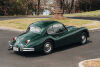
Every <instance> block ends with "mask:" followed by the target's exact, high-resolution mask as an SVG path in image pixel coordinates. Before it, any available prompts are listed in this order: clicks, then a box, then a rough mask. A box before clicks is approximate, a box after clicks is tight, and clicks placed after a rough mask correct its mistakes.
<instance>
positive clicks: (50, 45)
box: [43, 41, 53, 55]
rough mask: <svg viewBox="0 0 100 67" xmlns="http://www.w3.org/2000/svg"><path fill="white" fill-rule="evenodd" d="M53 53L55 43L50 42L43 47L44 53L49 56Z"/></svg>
mask: <svg viewBox="0 0 100 67" xmlns="http://www.w3.org/2000/svg"><path fill="white" fill-rule="evenodd" d="M52 51H53V43H52V42H50V41H47V42H45V43H44V45H43V53H44V54H46V55H47V54H50V53H52Z"/></svg>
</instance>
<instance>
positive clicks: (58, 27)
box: [53, 24, 65, 33]
mask: <svg viewBox="0 0 100 67" xmlns="http://www.w3.org/2000/svg"><path fill="white" fill-rule="evenodd" d="M53 29H54V33H61V32H64V31H65V27H64V26H63V25H62V24H54V25H53Z"/></svg>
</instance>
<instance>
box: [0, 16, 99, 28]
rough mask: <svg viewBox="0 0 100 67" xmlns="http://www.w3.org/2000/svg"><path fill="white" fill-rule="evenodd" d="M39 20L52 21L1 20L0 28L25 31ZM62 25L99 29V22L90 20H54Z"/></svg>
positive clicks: (34, 19)
mask: <svg viewBox="0 0 100 67" xmlns="http://www.w3.org/2000/svg"><path fill="white" fill-rule="evenodd" d="M41 20H52V19H48V18H21V19H12V20H2V21H0V26H4V27H10V28H15V29H21V30H26V28H27V27H28V26H29V25H30V24H31V23H33V22H36V21H41ZM56 21H60V22H62V23H64V24H65V25H69V26H71V25H74V26H77V27H81V26H85V27H87V28H88V29H93V28H100V21H92V20H81V19H69V18H67V19H66V20H56Z"/></svg>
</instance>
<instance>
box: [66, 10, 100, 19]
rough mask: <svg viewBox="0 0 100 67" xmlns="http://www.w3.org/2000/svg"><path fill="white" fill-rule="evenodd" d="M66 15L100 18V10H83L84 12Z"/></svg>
mask: <svg viewBox="0 0 100 67" xmlns="http://www.w3.org/2000/svg"><path fill="white" fill-rule="evenodd" d="M64 16H83V17H99V18H100V10H96V11H90V12H82V13H73V14H65V15H64Z"/></svg>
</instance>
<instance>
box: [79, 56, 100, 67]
mask: <svg viewBox="0 0 100 67" xmlns="http://www.w3.org/2000/svg"><path fill="white" fill-rule="evenodd" d="M91 60H100V58H97V59H89V60H84V61H81V62H80V63H79V67H84V66H83V63H84V62H86V61H91Z"/></svg>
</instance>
